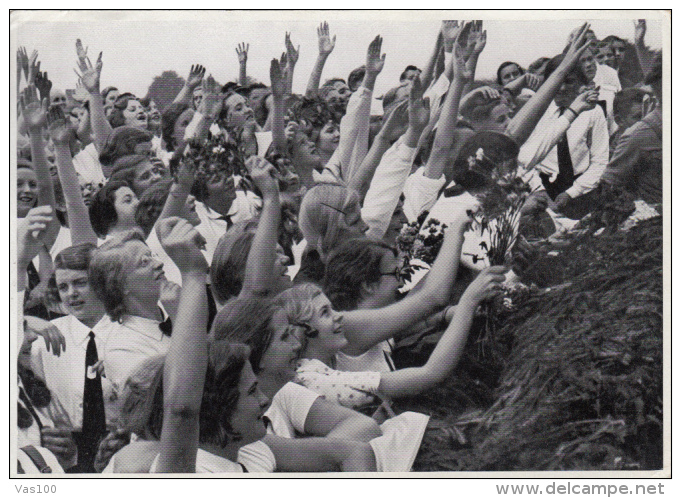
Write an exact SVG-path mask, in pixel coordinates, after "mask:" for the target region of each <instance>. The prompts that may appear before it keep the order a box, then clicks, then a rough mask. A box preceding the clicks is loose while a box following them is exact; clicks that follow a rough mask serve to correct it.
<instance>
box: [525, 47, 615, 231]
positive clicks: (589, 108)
mask: <svg viewBox="0 0 681 498" xmlns="http://www.w3.org/2000/svg"><path fill="white" fill-rule="evenodd" d="M561 60H562V56H557V57H554V58H553V59H551V61H549V63H548V64H547V66H546V76H547V78H548V76H549V75H550V74H551V73H552V72H553V71H554V70H555V69H556V68H557V67H558V65H559V64H560V61H561ZM587 83H588V80H587V78H586V76H585V75H584V73H583V72H582V70H581V69H580V68H579V67H576V68H575V69H573V71H572V72H571V73H570V74H569V75H568V76H567V77H566V78H565V81H564V82H563V84H562V85H561V87H560V89H559V90H558V93H557V94H556V96H555V98H554V101H553V102H552V103H551V104H550V105H549V107H548V109H547V110H546V113H545V114H544V116H543V117H542V118H541V119H540V120H539V123H538V124H537V126H536V128H535V129H534V131H533V132H532V135H530V138H529V139H528V140H527V142H525V144H524V145H523V146H522V147H521V149H520V154H519V155H518V162H519V163H520V166H521V168H523V169H524V175H523V177H524V178H525V180H526V181H528V182H529V183H530V185H531V187H532V188H533V190H535V192H534V194H532V196H531V199H530V201H528V204H527V206H528V207H529V206H533V205H534V204H536V203H537V201H538V200H539V199H544V200H545V201H546V202H547V204H548V206H549V208H551V209H552V210H553V211H556V212H561V213H563V214H565V215H567V216H569V217H574V218H581V217H582V216H584V215H585V214H586V212H588V206H587V203H585V202H584V201H585V200H586V199H588V198H583V196H584V195H585V194H587V193H589V192H591V191H592V190H593V189H594V188H595V187H596V185H597V184H598V181H599V180H600V178H601V175H602V174H603V170H604V169H605V166H606V165H607V163H608V154H609V143H608V142H609V139H608V126H607V122H606V120H605V116H604V114H603V110H602V108H601V107H600V106H599V105H597V104H598V91H597V90H595V89H588V88H585V85H587ZM521 173H522V170H521Z"/></svg>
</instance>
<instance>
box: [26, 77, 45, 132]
mask: <svg viewBox="0 0 681 498" xmlns="http://www.w3.org/2000/svg"><path fill="white" fill-rule="evenodd" d="M19 104H20V106H21V114H22V115H23V117H24V124H25V125H26V127H27V128H28V129H29V130H38V129H40V128H42V127H44V126H45V123H46V122H47V105H48V104H47V99H44V100H42V101H40V100H39V99H38V92H37V90H36V88H35V86H34V85H32V84H31V85H29V86H28V87H26V88H25V89H24V91H23V92H21V98H20V100H19Z"/></svg>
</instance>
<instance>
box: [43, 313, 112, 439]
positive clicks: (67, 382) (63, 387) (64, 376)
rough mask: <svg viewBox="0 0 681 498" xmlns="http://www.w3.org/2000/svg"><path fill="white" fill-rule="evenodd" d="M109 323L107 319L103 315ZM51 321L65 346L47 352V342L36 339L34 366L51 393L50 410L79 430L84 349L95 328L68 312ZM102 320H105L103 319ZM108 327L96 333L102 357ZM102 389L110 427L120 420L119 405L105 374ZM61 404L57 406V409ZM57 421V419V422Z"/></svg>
mask: <svg viewBox="0 0 681 498" xmlns="http://www.w3.org/2000/svg"><path fill="white" fill-rule="evenodd" d="M102 321H103V322H108V321H109V320H108V319H107V318H102ZM50 323H52V325H54V326H55V327H57V328H58V329H59V331H60V332H61V333H62V335H63V336H64V340H65V342H66V349H65V350H64V351H62V352H61V355H60V356H55V355H54V354H52V353H51V352H49V351H47V347H46V346H45V341H43V340H38V341H35V342H34V343H33V345H32V347H31V369H32V370H33V373H34V374H35V375H36V376H38V377H39V378H41V379H43V380H44V381H45V384H46V385H47V387H48V389H49V390H50V392H51V393H52V401H51V402H50V404H51V405H53V406H52V407H51V411H52V413H55V411H56V410H59V412H61V414H60V418H63V419H65V420H61V421H60V424H59V425H60V426H62V427H63V426H65V425H66V426H68V427H71V428H73V429H74V430H80V428H81V427H82V426H83V390H84V388H85V352H86V350H87V345H88V342H89V340H90V338H89V337H88V334H89V333H90V331H91V330H92V331H94V329H95V328H96V327H97V325H95V327H93V328H92V329H91V328H89V327H87V326H86V325H84V324H83V323H81V322H80V321H79V320H78V319H77V318H76V317H74V316H73V315H67V316H64V317H61V318H57V319H55V320H52V321H51V322H50ZM100 323H102V322H100ZM108 339H109V330H107V329H106V328H104V327H103V328H100V329H99V330H98V331H97V332H95V344H96V345H97V356H98V357H99V359H100V360H101V359H103V357H104V350H105V348H106V343H107V341H108ZM102 392H103V393H104V410H105V412H106V420H107V425H108V426H110V427H111V426H113V425H115V423H116V421H117V419H118V415H119V414H118V410H117V407H116V400H117V395H116V392H115V391H114V389H113V386H112V385H111V382H109V380H108V379H107V378H106V377H102ZM57 407H58V408H57ZM56 422H57V421H56V420H55V423H56Z"/></svg>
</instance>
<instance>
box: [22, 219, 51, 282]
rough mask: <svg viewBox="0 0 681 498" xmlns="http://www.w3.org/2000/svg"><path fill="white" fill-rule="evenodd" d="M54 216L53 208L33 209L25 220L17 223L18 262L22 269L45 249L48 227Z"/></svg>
mask: <svg viewBox="0 0 681 498" xmlns="http://www.w3.org/2000/svg"><path fill="white" fill-rule="evenodd" d="M53 219H54V214H53V212H52V207H51V206H38V207H34V208H33V209H31V210H30V211H29V212H28V214H27V215H26V217H25V218H23V219H20V220H18V223H17V261H18V262H19V263H20V265H21V266H22V267H24V268H25V266H27V265H28V263H30V261H31V260H32V259H33V258H35V257H36V256H37V255H38V252H39V251H40V248H41V247H43V244H44V238H45V235H46V231H47V227H48V226H49V225H50V223H52V220H53Z"/></svg>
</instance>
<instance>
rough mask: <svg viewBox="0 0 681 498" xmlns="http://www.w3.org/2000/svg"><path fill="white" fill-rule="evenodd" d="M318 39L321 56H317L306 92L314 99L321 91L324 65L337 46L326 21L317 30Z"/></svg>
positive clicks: (306, 94) (307, 95)
mask: <svg viewBox="0 0 681 498" xmlns="http://www.w3.org/2000/svg"><path fill="white" fill-rule="evenodd" d="M317 38H318V39H319V55H318V56H317V61H316V62H315V65H314V67H313V68H312V73H311V74H310V80H309V81H308V83H307V90H305V96H306V97H308V98H313V97H316V96H317V90H319V82H320V81H321V79H322V71H323V70H324V64H326V59H328V58H329V55H331V52H333V48H334V47H335V46H336V35H334V36H333V38H331V36H329V23H327V22H326V21H324V22H323V23H321V24H320V25H319V27H318V28H317Z"/></svg>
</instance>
